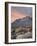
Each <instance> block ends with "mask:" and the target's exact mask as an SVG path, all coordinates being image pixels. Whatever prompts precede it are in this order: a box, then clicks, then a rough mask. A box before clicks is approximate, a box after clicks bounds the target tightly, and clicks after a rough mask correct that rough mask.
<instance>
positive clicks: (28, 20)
mask: <svg viewBox="0 0 37 46" xmlns="http://www.w3.org/2000/svg"><path fill="white" fill-rule="evenodd" d="M28 32H29V33H28ZM21 35H22V36H21ZM26 36H27V37H26ZM31 37H32V17H30V16H27V17H25V18H22V19H17V20H15V21H14V22H13V23H11V39H18V38H19V39H20V38H31Z"/></svg>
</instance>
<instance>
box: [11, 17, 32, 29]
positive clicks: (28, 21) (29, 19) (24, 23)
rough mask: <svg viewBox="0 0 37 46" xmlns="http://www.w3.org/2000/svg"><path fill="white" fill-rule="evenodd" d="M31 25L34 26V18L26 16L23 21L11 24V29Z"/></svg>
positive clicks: (19, 20)
mask: <svg viewBox="0 0 37 46" xmlns="http://www.w3.org/2000/svg"><path fill="white" fill-rule="evenodd" d="M30 25H32V17H30V16H26V17H24V18H22V19H16V20H15V21H14V22H13V23H11V28H15V27H20V26H30Z"/></svg>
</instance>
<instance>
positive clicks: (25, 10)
mask: <svg viewBox="0 0 37 46" xmlns="http://www.w3.org/2000/svg"><path fill="white" fill-rule="evenodd" d="M28 15H30V16H32V8H31V7H11V22H14V21H15V20H16V19H20V18H23V17H26V16H28Z"/></svg>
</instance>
